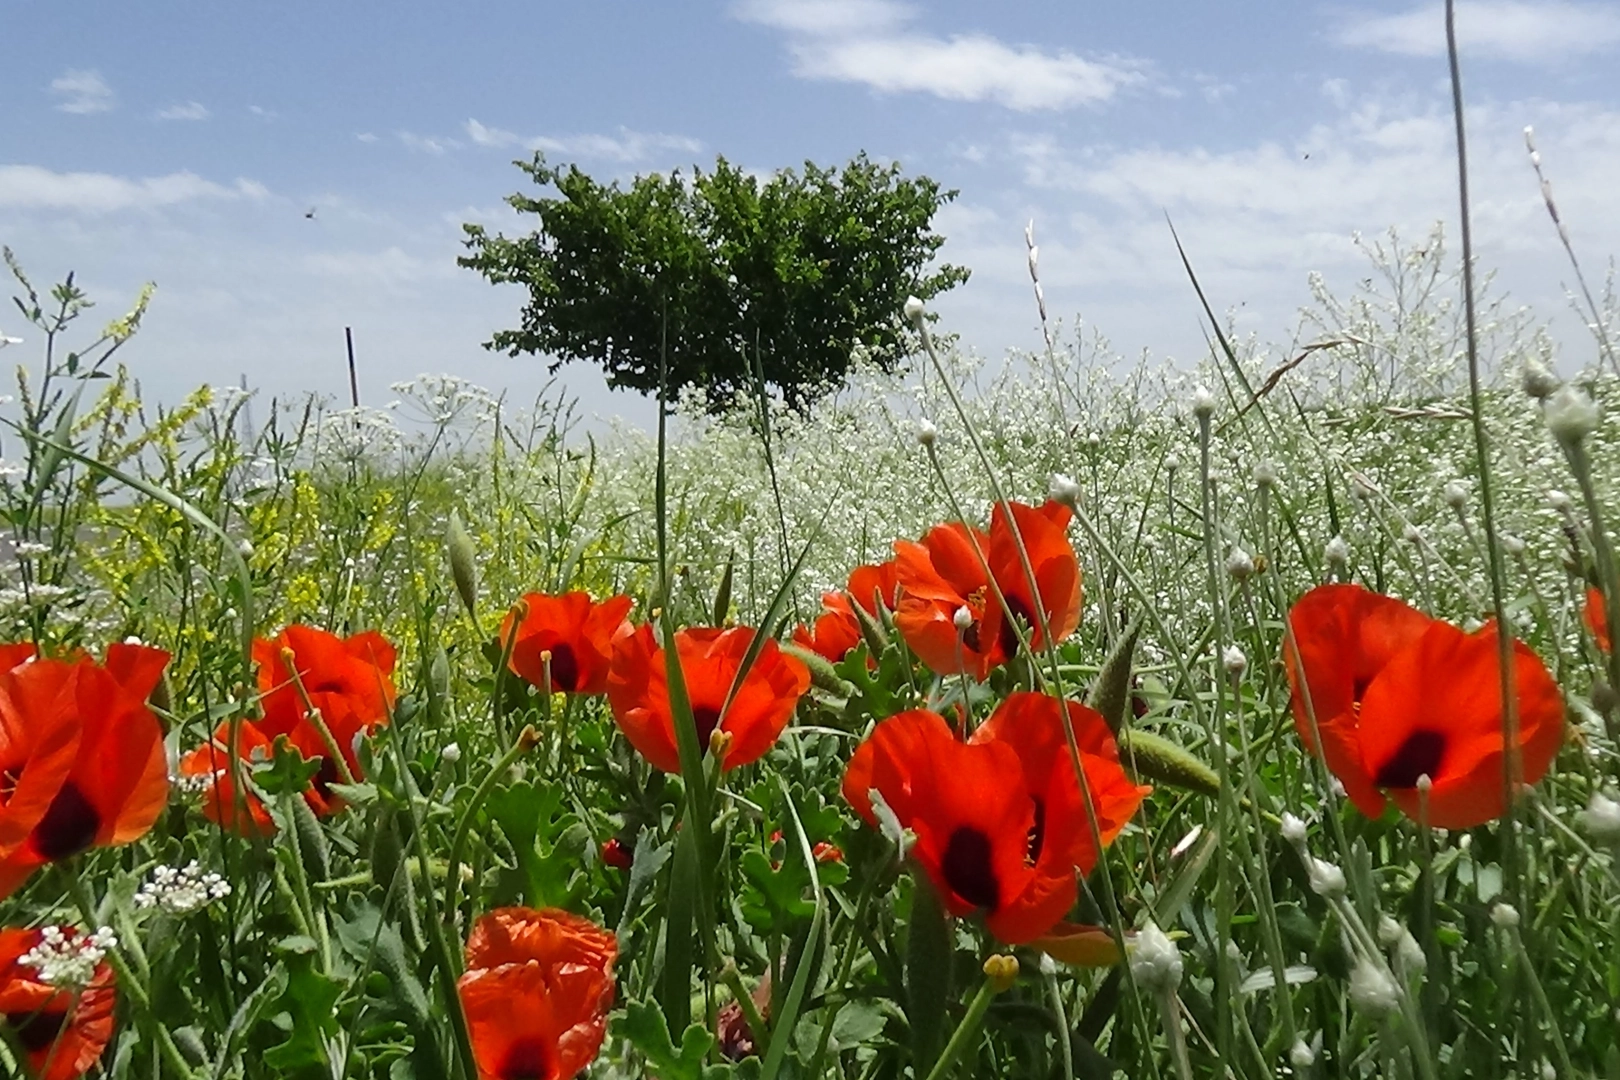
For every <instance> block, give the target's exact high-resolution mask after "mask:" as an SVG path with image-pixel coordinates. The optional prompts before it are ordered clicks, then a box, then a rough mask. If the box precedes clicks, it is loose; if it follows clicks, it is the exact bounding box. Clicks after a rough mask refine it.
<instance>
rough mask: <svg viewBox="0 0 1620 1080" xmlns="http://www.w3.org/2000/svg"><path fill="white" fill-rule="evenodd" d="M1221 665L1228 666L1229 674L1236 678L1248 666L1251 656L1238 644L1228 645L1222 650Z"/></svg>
mask: <svg viewBox="0 0 1620 1080" xmlns="http://www.w3.org/2000/svg"><path fill="white" fill-rule="evenodd" d="M1221 666H1222V667H1224V668H1226V673H1227V674H1228V675H1231V676H1232V677H1234V678H1236V677H1237V676H1240V675H1242V674H1243V672H1244V671H1245V670H1246V669H1247V668H1248V666H1249V658H1248V657H1247V656H1244V655H1243V650H1242V649H1240V648H1238V647H1237V646H1236V645H1228V646H1227V647H1226V648H1224V649H1222V650H1221Z"/></svg>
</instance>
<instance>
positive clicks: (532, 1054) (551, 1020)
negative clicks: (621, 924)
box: [457, 907, 619, 1080]
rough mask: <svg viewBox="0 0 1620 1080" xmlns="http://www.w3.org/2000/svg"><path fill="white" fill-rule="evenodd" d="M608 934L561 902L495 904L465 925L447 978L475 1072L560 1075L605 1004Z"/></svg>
mask: <svg viewBox="0 0 1620 1080" xmlns="http://www.w3.org/2000/svg"><path fill="white" fill-rule="evenodd" d="M618 953H619V948H618V942H617V940H616V939H615V938H614V936H613V934H611V933H610V932H608V931H607V930H604V929H602V928H601V927H599V926H597V925H596V924H595V923H592V922H591V921H590V920H588V919H582V918H580V917H579V916H577V915H570V914H569V913H568V912H566V911H557V910H554V909H548V910H545V911H534V910H531V909H529V908H517V907H511V908H500V909H497V910H495V911H492V912H490V913H489V914H488V915H485V916H484V917H483V918H481V919H479V920H478V922H477V923H475V924H474V925H473V929H472V934H471V936H470V937H469V938H468V939H467V973H466V974H465V975H463V976H462V977H461V980H460V982H459V983H458V984H457V986H458V989H459V990H460V993H461V1007H462V1009H463V1010H465V1012H466V1014H467V1025H468V1027H469V1028H470V1029H471V1033H472V1044H473V1056H474V1057H475V1058H476V1059H477V1062H478V1076H479V1080H570V1078H571V1077H574V1076H577V1075H579V1073H581V1072H582V1071H584V1069H585V1068H586V1067H587V1066H588V1065H590V1063H591V1062H592V1061H594V1060H595V1059H596V1055H597V1053H598V1052H599V1051H600V1050H601V1048H602V1039H603V1036H604V1035H605V1034H606V1030H607V1013H608V1009H609V1008H611V1007H612V1005H613V962H614V960H616V959H617V958H618Z"/></svg>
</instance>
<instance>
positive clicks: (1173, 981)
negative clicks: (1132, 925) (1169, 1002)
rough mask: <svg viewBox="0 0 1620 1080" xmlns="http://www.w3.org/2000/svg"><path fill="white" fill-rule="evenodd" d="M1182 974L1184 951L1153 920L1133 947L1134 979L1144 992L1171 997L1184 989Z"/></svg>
mask: <svg viewBox="0 0 1620 1080" xmlns="http://www.w3.org/2000/svg"><path fill="white" fill-rule="evenodd" d="M1181 970H1182V965H1181V950H1180V949H1178V948H1176V943H1175V942H1173V941H1171V940H1170V937H1169V935H1167V934H1166V933H1165V932H1164V931H1163V930H1160V929H1159V924H1158V923H1155V922H1153V921H1152V920H1149V921H1148V924H1147V925H1146V926H1144V927H1142V929H1141V930H1140V931H1138V932H1137V935H1136V941H1135V943H1134V944H1133V945H1132V947H1131V977H1132V978H1134V979H1135V980H1136V981H1137V983H1138V984H1139V985H1140V986H1141V987H1142V988H1143V989H1144V990H1148V991H1150V992H1154V993H1164V994H1168V993H1173V992H1174V991H1175V989H1176V987H1178V986H1180V985H1181Z"/></svg>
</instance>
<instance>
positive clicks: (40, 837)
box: [34, 780, 101, 862]
mask: <svg viewBox="0 0 1620 1080" xmlns="http://www.w3.org/2000/svg"><path fill="white" fill-rule="evenodd" d="M100 828H101V814H100V813H99V812H98V811H97V810H96V808H95V807H94V806H92V805H90V800H89V799H86V798H85V797H84V793H83V792H81V791H80V790H79V786H78V785H77V784H75V783H74V782H73V781H71V780H69V781H68V782H67V783H65V784H63V785H62V790H60V791H58V792H57V793H56V798H55V799H53V800H51V808H50V809H49V810H47V811H45V816H44V817H43V818H41V819H40V821H39V824H38V825H36V826H35V827H34V846H35V848H37V849H38V850H39V853H40V854H41V855H43V856H45V858H47V859H50V860H52V861H53V862H54V861H55V860H57V859H65V858H67V857H68V856H69V855H77V854H78V853H79V852H81V851H83V850H84V849H85V848H87V847H89V846H90V844H91V842H92V841H93V840H95V838H96V830H98V829H100Z"/></svg>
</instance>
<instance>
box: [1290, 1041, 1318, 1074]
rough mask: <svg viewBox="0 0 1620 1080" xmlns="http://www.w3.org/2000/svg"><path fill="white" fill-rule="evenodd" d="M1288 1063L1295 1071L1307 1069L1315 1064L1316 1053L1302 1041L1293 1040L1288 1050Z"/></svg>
mask: <svg viewBox="0 0 1620 1080" xmlns="http://www.w3.org/2000/svg"><path fill="white" fill-rule="evenodd" d="M1288 1063H1289V1064H1290V1065H1292V1066H1293V1067H1294V1068H1296V1069H1308V1068H1310V1067H1311V1066H1312V1065H1315V1064H1316V1051H1315V1050H1312V1049H1311V1048H1310V1044H1308V1043H1307V1042H1306V1041H1305V1040H1304V1039H1295V1040H1294V1045H1293V1046H1291V1047H1289V1049H1288Z"/></svg>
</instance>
